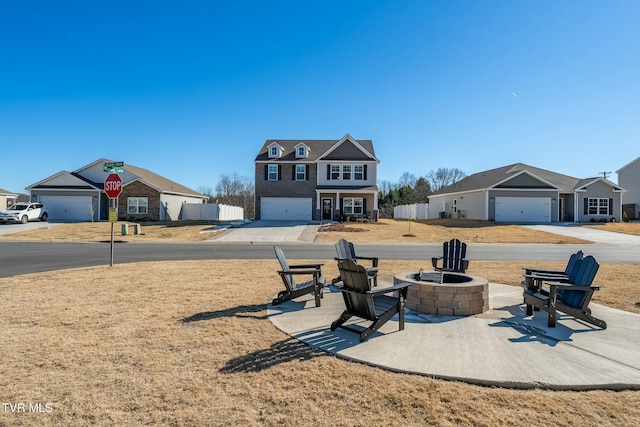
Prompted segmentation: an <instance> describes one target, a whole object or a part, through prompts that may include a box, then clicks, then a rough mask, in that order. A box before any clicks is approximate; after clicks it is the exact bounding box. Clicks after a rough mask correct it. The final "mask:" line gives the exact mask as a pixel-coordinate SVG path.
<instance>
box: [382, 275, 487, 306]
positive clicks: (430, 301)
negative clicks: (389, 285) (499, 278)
mask: <svg viewBox="0 0 640 427" xmlns="http://www.w3.org/2000/svg"><path fill="white" fill-rule="evenodd" d="M446 274H456V273H446ZM415 275H416V273H415V272H414V273H400V274H396V275H395V276H394V278H393V283H394V284H398V283H402V282H408V283H411V286H410V287H409V292H408V294H407V300H406V307H407V308H408V309H409V310H413V311H418V312H420V313H428V314H437V315H441V316H471V315H474V314H480V313H484V312H485V311H488V310H489V282H488V281H487V280H486V279H483V278H482V277H475V276H467V275H465V276H466V277H469V278H471V280H470V281H468V282H465V283H442V284H441V283H435V282H427V281H421V280H415V279H413V277H415Z"/></svg>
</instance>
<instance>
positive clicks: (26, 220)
mask: <svg viewBox="0 0 640 427" xmlns="http://www.w3.org/2000/svg"><path fill="white" fill-rule="evenodd" d="M20 222H21V223H23V224H26V223H27V222H29V217H28V216H26V215H22V218H20Z"/></svg>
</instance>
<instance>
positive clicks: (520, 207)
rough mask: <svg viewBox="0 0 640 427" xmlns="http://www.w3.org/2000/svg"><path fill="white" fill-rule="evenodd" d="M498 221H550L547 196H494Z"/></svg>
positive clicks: (549, 199) (549, 207) (549, 203)
mask: <svg viewBox="0 0 640 427" xmlns="http://www.w3.org/2000/svg"><path fill="white" fill-rule="evenodd" d="M495 209H496V212H495V213H496V221H498V222H551V198H549V197H496V206H495Z"/></svg>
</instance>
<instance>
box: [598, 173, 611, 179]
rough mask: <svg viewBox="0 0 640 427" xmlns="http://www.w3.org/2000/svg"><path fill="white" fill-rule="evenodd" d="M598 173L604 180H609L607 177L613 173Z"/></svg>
mask: <svg viewBox="0 0 640 427" xmlns="http://www.w3.org/2000/svg"><path fill="white" fill-rule="evenodd" d="M598 173H599V174H600V175H602V176H603V177H604V179H607V175H609V174H610V173H611V172H598Z"/></svg>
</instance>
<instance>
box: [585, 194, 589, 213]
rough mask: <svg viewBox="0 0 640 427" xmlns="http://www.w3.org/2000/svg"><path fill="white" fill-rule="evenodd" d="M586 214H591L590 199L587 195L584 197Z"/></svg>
mask: <svg viewBox="0 0 640 427" xmlns="http://www.w3.org/2000/svg"><path fill="white" fill-rule="evenodd" d="M584 214H585V215H588V214H589V199H588V198H586V197H585V198H584Z"/></svg>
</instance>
